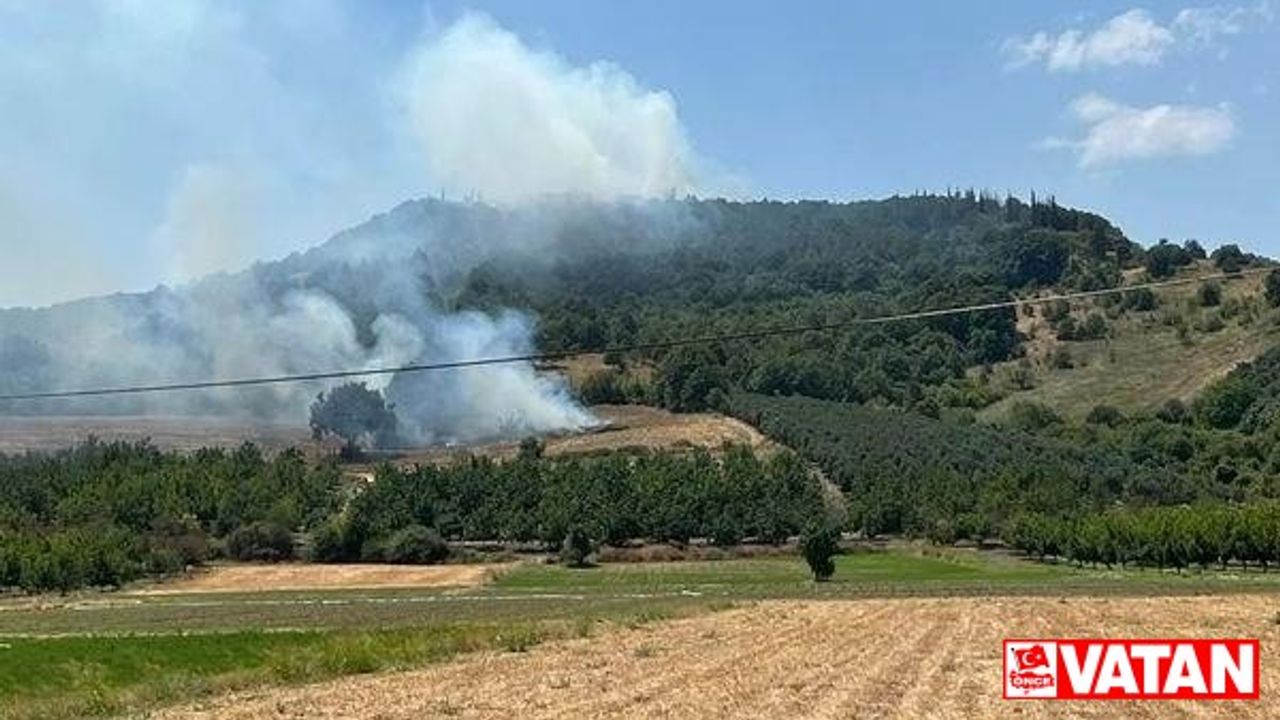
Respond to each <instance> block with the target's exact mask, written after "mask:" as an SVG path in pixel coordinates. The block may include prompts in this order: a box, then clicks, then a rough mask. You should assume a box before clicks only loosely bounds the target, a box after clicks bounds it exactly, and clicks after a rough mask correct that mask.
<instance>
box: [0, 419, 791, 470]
mask: <svg viewBox="0 0 1280 720" xmlns="http://www.w3.org/2000/svg"><path fill="white" fill-rule="evenodd" d="M591 411H592V412H593V413H595V415H596V417H598V418H599V419H600V420H601V421H602V423H603V424H602V425H601V427H600V428H599V429H597V430H594V431H592V432H586V433H576V434H570V435H559V436H552V437H547V438H544V439H545V441H546V453H547V455H550V456H560V455H574V454H582V453H595V452H607V451H610V450H618V449H626V448H634V449H640V448H643V449H646V450H671V449H679V448H692V447H705V448H711V449H715V448H719V447H720V446H722V445H724V444H725V443H730V442H731V443H740V444H746V445H750V446H752V447H755V448H766V447H768V446H769V441H768V440H767V439H766V438H765V437H764V436H763V435H761V434H760V432H759V431H757V430H756V429H755V428H753V427H751V426H750V425H747V424H746V423H744V422H741V421H739V420H735V419H733V418H729V417H725V416H723V415H718V414H715V413H691V414H676V413H672V412H668V411H666V410H662V409H659V408H655V407H647V406H643V405H596V406H593V407H592V408H591ZM89 437H97V438H98V439H100V440H103V441H111V440H124V441H129V442H136V441H141V440H148V439H149V440H150V441H151V442H152V443H153V444H155V445H156V446H157V447H159V448H161V449H164V450H179V451H193V450H197V449H199V448H202V447H222V448H234V447H237V446H239V445H240V444H241V443H244V442H246V441H251V442H254V443H257V444H258V445H260V446H261V447H263V448H264V449H265V450H267V451H269V452H273V451H278V450H283V449H285V448H288V447H296V448H299V449H301V450H303V451H304V452H306V453H308V454H309V455H315V454H322V453H333V452H337V450H338V445H339V443H338V442H337V441H326V442H325V443H317V442H316V441H314V440H312V438H311V431H310V430H309V429H308V428H307V427H305V426H304V425H288V424H279V423H267V422H260V421H250V420H244V419H231V418H201V417H78V416H77V417H70V416H66V417H52V416H51V417H38V416H0V453H22V452H27V451H44V452H52V451H56V450H62V449H64V448H67V447H69V446H71V445H74V444H76V443H80V442H84V441H85V440H87V439H88V438H89ZM518 448H519V444H518V443H514V442H508V443H489V444H482V445H473V446H468V447H466V448H460V447H459V448H453V447H443V446H441V447H434V448H424V449H407V450H404V451H401V452H399V453H396V454H395V458H396V459H398V460H401V461H404V462H445V461H449V460H450V459H453V458H456V457H460V456H463V455H465V454H467V453H471V454H479V455H489V456H493V457H514V456H515V454H516V452H517V450H518Z"/></svg>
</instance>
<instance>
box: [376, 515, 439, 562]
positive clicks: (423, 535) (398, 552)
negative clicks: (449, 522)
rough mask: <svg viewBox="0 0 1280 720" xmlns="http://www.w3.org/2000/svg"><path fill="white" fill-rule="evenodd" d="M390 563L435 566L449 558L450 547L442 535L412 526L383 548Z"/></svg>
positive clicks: (389, 540)
mask: <svg viewBox="0 0 1280 720" xmlns="http://www.w3.org/2000/svg"><path fill="white" fill-rule="evenodd" d="M383 557H384V559H385V560H386V561H387V562H389V563H402V564H409V565H435V564H438V563H442V562H444V561H445V560H446V559H447V558H448V557H449V546H448V545H447V544H445V541H444V539H443V538H441V537H440V533H438V532H436V531H435V530H432V529H430V528H426V527H423V526H422V525H416V524H415V525H410V526H408V527H406V528H403V529H401V530H399V531H397V532H396V533H395V534H393V535H392V536H391V537H390V538H388V539H387V542H386V544H385V545H384V546H383Z"/></svg>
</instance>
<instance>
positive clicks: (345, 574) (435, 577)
mask: <svg viewBox="0 0 1280 720" xmlns="http://www.w3.org/2000/svg"><path fill="white" fill-rule="evenodd" d="M506 567H507V566H506V565H478V564H477V565H381V564H380V565H360V564H335V565H328V564H319V563H314V564H313V563H305V564H303V563H299V564H282V565H214V566H212V567H209V568H207V569H204V570H200V571H197V572H195V573H192V574H191V575H189V576H188V577H185V578H182V579H179V580H174V581H171V582H165V583H159V584H155V585H147V586H144V587H142V588H139V589H137V590H134V591H132V592H133V594H144V595H178V594H184V593H212V592H227V593H245V592H267V591H281V590H354V589H370V588H424V587H426V588H435V587H474V586H476V585H481V584H483V583H485V582H487V581H488V580H489V579H491V578H492V577H493V576H494V574H495V573H498V572H501V571H502V570H503V569H505V568H506Z"/></svg>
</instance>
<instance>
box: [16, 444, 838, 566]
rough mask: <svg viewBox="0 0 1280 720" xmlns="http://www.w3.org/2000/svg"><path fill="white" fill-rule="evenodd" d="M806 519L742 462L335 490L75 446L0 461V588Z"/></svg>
mask: <svg viewBox="0 0 1280 720" xmlns="http://www.w3.org/2000/svg"><path fill="white" fill-rule="evenodd" d="M823 517H824V511H823V499H822V494H821V492H820V489H819V487H818V484H817V481H816V480H815V479H814V478H813V477H812V475H811V473H810V471H809V469H808V466H807V465H806V464H805V463H804V462H803V461H801V460H800V459H799V458H798V457H797V456H795V455H794V454H791V453H787V452H782V453H778V454H775V455H773V456H771V457H769V458H768V459H760V458H757V457H756V456H755V455H754V454H753V453H752V451H751V450H750V449H749V448H745V447H729V448H726V449H725V450H724V451H723V452H722V453H718V454H716V455H712V454H711V453H709V452H707V451H705V450H697V451H692V452H689V453H677V454H666V453H655V454H639V455H629V454H608V455H603V456H599V457H585V458H570V459H552V458H544V457H542V456H541V453H540V446H539V445H538V443H537V442H536V441H529V442H526V443H525V444H524V449H523V451H522V453H521V454H520V456H519V457H517V458H514V459H512V460H508V461H499V460H493V459H488V458H482V457H472V458H469V459H467V460H466V461H464V462H460V463H458V464H456V465H449V466H441V467H437V466H432V465H421V466H417V467H413V468H397V467H395V466H392V465H383V466H382V467H380V468H379V469H378V470H377V473H376V480H375V481H374V482H373V483H372V484H368V485H353V484H352V483H351V482H350V481H348V480H344V479H343V477H342V475H341V472H340V469H339V468H338V466H337V464H336V463H335V462H334V461H333V460H331V459H323V460H318V461H308V460H307V459H306V458H305V457H304V456H303V455H302V454H301V453H299V452H297V451H294V450H288V451H284V452H281V453H278V454H276V455H274V456H272V457H267V456H265V455H264V454H263V453H262V452H261V451H260V450H259V449H258V448H256V447H254V446H252V445H245V446H243V447H241V448H239V449H236V450H233V451H225V450H200V451H198V452H196V453H192V454H183V453H177V452H162V451H160V450H157V449H156V448H154V447H153V446H150V445H148V444H145V443H140V444H131V443H109V444H104V443H99V442H93V441H91V442H89V443H86V444H85V445H82V446H80V447H77V448H75V449H72V450H68V451H65V452H61V453H57V454H53V455H34V454H33V455H23V456H14V457H5V456H2V455H0V589H3V588H21V589H24V590H28V591H47V590H59V591H67V590H71V589H74V588H77V587H83V586H118V585H120V584H122V583H124V582H127V581H129V580H132V579H135V578H138V577H142V576H144V575H158V574H166V573H173V572H178V571H181V570H182V569H184V568H185V567H187V566H189V565H195V564H199V563H202V562H204V561H205V560H207V559H209V558H212V557H229V558H235V559H240V560H265V561H277V560H286V559H291V558H294V557H304V558H307V559H312V560H319V561H339V560H361V561H373V562H381V561H387V562H411V563H431V562H440V561H442V560H444V559H445V558H446V557H447V556H448V555H449V553H450V549H449V545H448V544H449V543H450V542H455V541H463V540H480V541H510V542H522V543H525V542H527V543H541V544H542V545H544V546H546V547H548V548H551V549H555V548H557V547H558V546H559V545H560V544H561V543H562V542H563V541H564V540H565V538H566V537H568V536H569V535H570V531H574V532H576V533H578V534H579V535H581V536H585V537H586V538H589V539H590V540H591V541H592V542H603V543H623V542H626V541H629V540H634V539H647V540H652V541H661V542H676V543H685V542H689V541H690V540H693V539H695V538H697V539H706V540H708V541H711V542H714V543H719V544H723V545H731V544H735V543H739V542H741V541H743V540H745V539H754V540H759V541H761V542H781V541H783V540H785V539H787V538H790V537H794V536H796V535H798V534H799V533H800V532H801V531H802V530H803V529H804V528H805V527H806V526H807V525H810V524H812V523H813V522H815V521H817V520H820V519H822V518H823Z"/></svg>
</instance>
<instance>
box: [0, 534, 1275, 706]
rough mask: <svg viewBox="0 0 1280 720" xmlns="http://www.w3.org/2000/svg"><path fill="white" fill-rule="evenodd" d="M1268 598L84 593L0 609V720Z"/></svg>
mask: <svg viewBox="0 0 1280 720" xmlns="http://www.w3.org/2000/svg"><path fill="white" fill-rule="evenodd" d="M1266 589H1280V574H1276V573H1271V574H1262V573H1257V572H1250V573H1244V574H1242V573H1213V572H1209V573H1199V572H1195V571H1191V572H1184V573H1183V574H1181V575H1179V574H1174V573H1167V572H1165V573H1161V572H1156V571H1153V570H1146V571H1136V570H1126V571H1097V570H1089V569H1077V568H1074V567H1070V566H1065V565H1045V564H1038V563H1031V562H1025V561H1022V560H1019V559H1016V558H1011V557H1009V556H1006V555H1003V554H998V553H978V552H974V551H964V550H941V551H940V550H931V549H926V548H910V549H896V550H892V551H885V552H857V553H854V554H849V555H844V556H841V557H839V558H838V560H837V569H836V575H835V578H834V579H833V581H832V582H829V583H822V584H816V583H814V582H812V580H811V579H810V577H809V574H808V571H807V569H806V567H805V566H804V563H803V562H801V561H800V560H799V559H796V558H769V559H750V560H721V561H706V562H683V563H652V564H639V563H636V564H624V563H619V564H610V565H604V566H600V567H596V568H591V569H584V570H571V569H567V568H564V567H560V566H554V565H537V564H527V565H523V566H520V567H518V568H516V569H514V570H512V571H510V572H507V573H505V574H503V575H500V576H499V577H498V578H497V580H495V581H494V582H493V583H492V584H490V585H487V586H483V587H478V588H472V589H468V590H457V589H454V590H441V589H433V590H413V589H398V590H377V591H374V590H346V591H343V590H330V591H317V592H310V593H303V592H280V593H257V594H190V595H168V596H154V595H152V596H144V595H126V594H114V595H111V594H108V595H99V596H91V595H83V596H77V597H71V598H66V599H61V600H59V599H53V598H45V599H41V601H39V602H38V603H35V602H32V601H29V600H10V601H7V602H4V603H0V717H6V718H36V717H40V718H69V717H83V716H93V715H113V714H119V713H121V712H124V711H128V710H133V709H139V708H146V707H150V706H155V705H161V704H165V703H171V702H180V701H184V700H190V699H192V698H198V697H201V696H205V695H208V694H211V693H215V692H219V691H225V690H229V689H236V688H247V687H253V686H261V685H270V684H287V683H298V682H306V681H313V680H319V679H324V678H329V677H335V676H339V675H347V674H353V673H364V672H375V671H380V670H387V669H393V668H404V667H412V666H415V665H421V664H423V663H428V662H433V661H439V660H444V659H447V658H449V657H452V656H454V655H456V654H458V653H462V652H469V651H474V650H481V649H494V650H500V651H521V650H524V649H526V648H528V647H530V646H532V645H534V644H536V643H538V642H540V641H543V640H545V639H551V638H561V637H571V636H580V635H583V634H587V633H590V632H593V631H594V629H595V628H597V627H598V626H600V625H601V624H610V623H628V624H629V623H637V622H647V621H652V620H656V619H663V618H668V617H673V616H679V615H686V614H691V613H697V612H709V611H713V610H716V609H722V608H726V607H732V606H733V605H735V604H738V603H742V602H749V601H752V600H756V599H766V598H797V599H856V598H864V597H884V596H899V595H902V596H908V595H973V594H1063V595H1065V594H1073V593H1075V594H1142V595H1151V594H1161V593H1167V594H1184V593H1217V592H1233V591H1250V590H1255V591H1257V590H1266Z"/></svg>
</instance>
